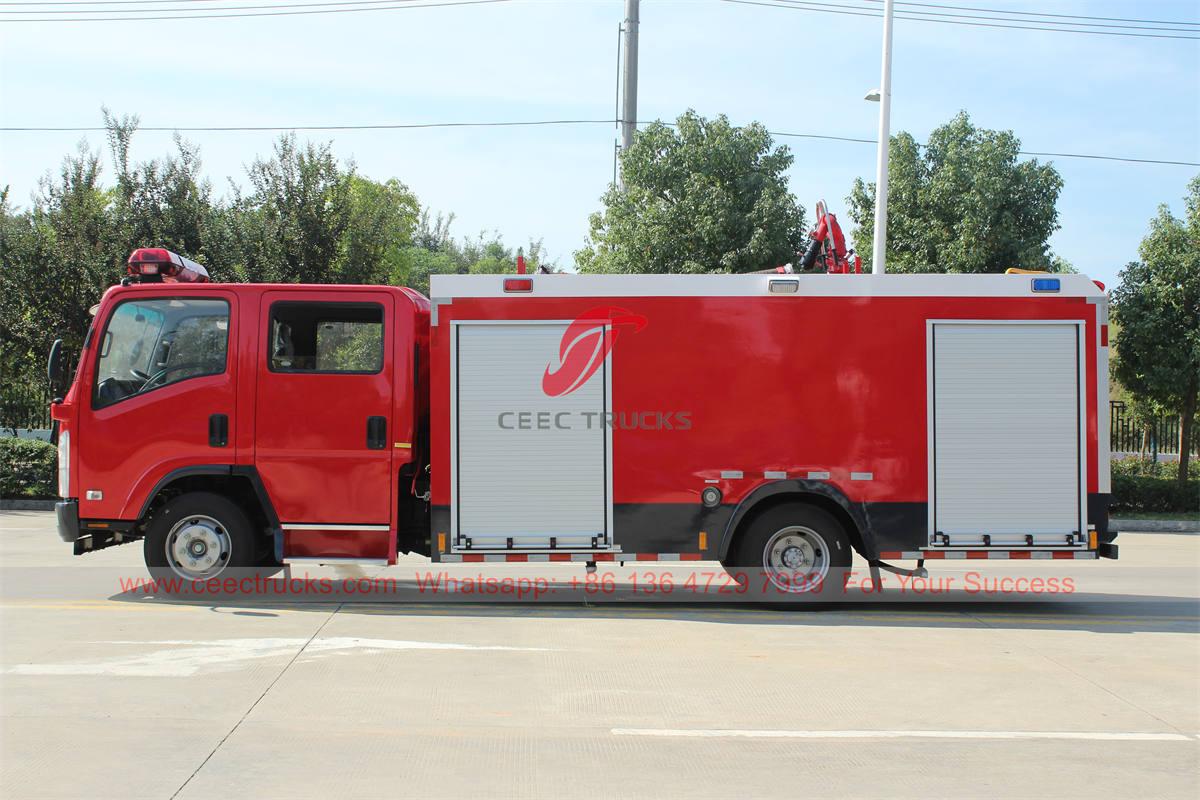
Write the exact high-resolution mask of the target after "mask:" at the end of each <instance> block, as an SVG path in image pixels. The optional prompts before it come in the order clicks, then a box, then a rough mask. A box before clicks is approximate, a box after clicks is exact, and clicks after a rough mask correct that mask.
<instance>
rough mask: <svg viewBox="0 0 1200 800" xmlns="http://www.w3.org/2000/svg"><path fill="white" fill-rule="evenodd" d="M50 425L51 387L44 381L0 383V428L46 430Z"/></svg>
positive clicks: (5, 429)
mask: <svg viewBox="0 0 1200 800" xmlns="http://www.w3.org/2000/svg"><path fill="white" fill-rule="evenodd" d="M49 427H50V387H49V386H46V385H45V384H44V383H16V382H13V383H4V384H0V428H3V429H4V432H5V433H12V432H13V429H15V428H29V429H33V430H45V429H46V428H49Z"/></svg>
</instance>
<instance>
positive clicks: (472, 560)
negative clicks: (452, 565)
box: [462, 553, 483, 564]
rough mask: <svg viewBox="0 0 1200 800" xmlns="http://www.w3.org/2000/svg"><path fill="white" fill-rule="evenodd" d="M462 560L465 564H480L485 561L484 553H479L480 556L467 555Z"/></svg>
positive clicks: (474, 554)
mask: <svg viewBox="0 0 1200 800" xmlns="http://www.w3.org/2000/svg"><path fill="white" fill-rule="evenodd" d="M462 560H463V562H464V563H472V564H478V563H481V562H482V561H483V554H482V553H478V554H476V553H468V554H467V555H464V556H463V557H462Z"/></svg>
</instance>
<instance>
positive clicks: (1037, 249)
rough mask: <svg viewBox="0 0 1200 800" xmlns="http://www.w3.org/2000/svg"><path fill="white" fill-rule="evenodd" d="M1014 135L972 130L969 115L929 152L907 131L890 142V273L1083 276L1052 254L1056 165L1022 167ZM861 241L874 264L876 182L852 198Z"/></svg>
mask: <svg viewBox="0 0 1200 800" xmlns="http://www.w3.org/2000/svg"><path fill="white" fill-rule="evenodd" d="M1020 149H1021V142H1020V140H1018V139H1017V138H1016V136H1014V135H1013V133H1012V131H992V130H986V129H984V128H977V127H975V126H974V125H972V124H971V119H970V117H969V116H968V115H967V113H966V112H965V111H964V112H960V113H959V114H958V115H957V116H956V117H954V119H952V120H950V122H948V123H946V124H945V125H942V126H941V127H939V128H937V129H936V130H934V132H933V133H932V134H931V135H930V137H929V143H928V145H926V146H925V147H924V148H922V147H921V146H920V145H918V144H917V142H916V140H915V139H913V137H912V136H911V135H910V134H908V133H899V134H897V135H896V136H893V137H892V138H891V142H890V143H889V145H888V163H889V172H888V236H887V268H888V271H889V272H1003V271H1004V270H1006V269H1008V268H1009V267H1018V268H1021V269H1042V270H1049V271H1057V272H1072V271H1074V270H1073V269H1072V268H1071V267H1070V265H1069V264H1068V263H1067V262H1065V261H1063V260H1062V259H1061V258H1058V257H1057V256H1055V255H1054V254H1052V253H1051V252H1050V247H1049V244H1048V241H1049V238H1050V234H1052V233H1053V232H1054V231H1055V230H1057V229H1058V209H1057V208H1056V206H1055V204H1056V203H1057V201H1058V195H1059V192H1060V191H1062V186H1063V181H1062V177H1061V176H1060V175H1059V174H1058V171H1057V170H1055V169H1054V167H1053V166H1051V165H1050V164H1040V163H1038V161H1037V160H1036V159H1032V160H1027V161H1021V160H1019V153H1018V151H1019V150H1020ZM847 202H848V204H849V207H850V217H851V219H853V220H854V222H855V223H856V224H857V228H856V230H855V231H854V244H855V247H856V249H857V250H858V252H859V253H861V254H862V256H863V259H864V261H865V262H869V261H870V256H871V252H872V241H873V238H874V236H873V234H874V226H875V184H874V183H869V184H868V183H864V182H863V180H862V179H861V178H859V179H857V180H855V181H854V188H853V189H852V190H851V193H850V196H849V197H848V198H847Z"/></svg>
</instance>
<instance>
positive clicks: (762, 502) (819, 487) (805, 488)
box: [718, 478, 877, 561]
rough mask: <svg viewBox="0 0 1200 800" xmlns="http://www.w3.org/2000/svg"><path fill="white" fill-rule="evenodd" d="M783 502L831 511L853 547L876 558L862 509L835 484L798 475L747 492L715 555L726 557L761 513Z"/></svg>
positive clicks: (730, 521)
mask: <svg viewBox="0 0 1200 800" xmlns="http://www.w3.org/2000/svg"><path fill="white" fill-rule="evenodd" d="M786 503H807V504H808V505H812V506H815V507H817V508H820V509H822V510H823V511H826V512H828V513H830V514H831V515H833V517H834V518H835V519H836V520H837V521H838V522H839V523H841V525H842V527H843V528H845V530H846V535H847V536H849V537H850V544H851V546H852V547H853V548H854V550H855V551H856V552H858V554H859V555H861V556H862V557H863V558H867V559H872V558H875V553H876V550H877V548H876V547H875V537H874V536H873V535H872V534H871V530H870V525H869V522H868V520H867V516H866V514H865V513H864V512H863V510H862V509H860V508H858V507H857V506H856V505H855V504H854V503H852V502H850V499H849V498H848V497H846V495H845V494H844V493H843V492H842V491H841V490H840V489H838V488H837V487H836V486H834V485H832V484H829V483H826V482H825V481H813V480H805V479H801V478H796V479H791V480H781V481H772V482H770V483H764V484H762V485H761V486H759V487H758V488H756V489H755V490H754V491H752V492H751V493H750V494H748V495H746V497H745V498H743V499H742V501H741V502H740V503H738V505H737V507H736V508H734V511H733V514H732V515H731V516H730V518H729V522H727V523H726V525H725V530H724V532H723V533H722V535H721V543H720V548H719V550H718V557H719V558H720V559H721V560H722V561H724V560H726V558H727V557H728V555H729V552H730V550H732V548H733V546H734V543H735V542H736V541H737V539H738V537H739V536H741V535H742V534H743V533H744V532H745V531H746V529H747V528H749V527H750V525H751V524H753V522H754V520H755V519H756V518H757V517H758V516H759V515H760V514H762V513H764V512H765V511H767V510H768V509H771V508H775V507H777V506H780V505H783V504H786Z"/></svg>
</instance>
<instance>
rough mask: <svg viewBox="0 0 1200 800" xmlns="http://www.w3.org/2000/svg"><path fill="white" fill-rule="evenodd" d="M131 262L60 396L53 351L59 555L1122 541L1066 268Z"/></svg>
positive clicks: (783, 556)
mask: <svg viewBox="0 0 1200 800" xmlns="http://www.w3.org/2000/svg"><path fill="white" fill-rule="evenodd" d="M139 254H140V255H139ZM173 270H174V271H173ZM197 270H199V272H198V271H197ZM130 272H131V275H132V280H131V279H127V280H126V281H125V282H124V283H123V285H120V286H115V287H113V288H111V289H110V290H109V291H108V292H107V293H106V294H105V296H104V298H103V300H102V302H101V303H100V304H99V307H98V309H97V311H96V314H95V320H94V322H93V325H92V328H91V330H90V331H89V333H88V336H87V339H86V341H85V343H84V345H83V350H82V353H81V355H80V358H79V360H78V368H77V371H76V373H75V376H74V379H73V381H71V382H70V385H69V388H67V386H66V384H67V381H66V380H65V375H62V374H59V373H61V371H62V368H61V366H59V365H60V363H61V362H62V360H63V359H62V357H61V353H59V350H60V348H57V347H56V348H55V351H54V354H53V355H52V358H51V365H50V366H51V370H50V371H51V375H52V383H56V384H57V385H58V386H59V387H60V390H59V391H60V393H61V398H60V399H56V400H55V403H54V406H53V417H54V419H55V421H56V425H57V441H58V448H59V491H60V494H61V495H62V497H63V500H62V502H60V503H59V504H58V526H59V532H60V535H61V536H62V538H63V539H64V540H66V541H68V542H71V543H73V544H74V548H75V552H76V553H77V554H80V553H88V552H91V551H94V550H99V549H101V548H105V547H108V546H110V545H115V544H121V543H125V542H130V541H134V540H139V539H140V540H144V547H145V558H146V563H147V565H148V566H149V567H150V569H151V571H152V572H156V573H162V574H171V573H175V574H177V575H179V576H183V577H185V578H207V577H210V576H214V575H218V574H220V573H221V572H222V571H223V570H225V569H228V568H238V567H252V568H267V569H270V568H272V567H274V566H277V565H279V564H281V563H289V562H300V561H305V560H308V561H314V562H321V563H336V562H339V561H355V562H374V563H381V564H382V563H387V564H390V563H394V562H395V560H396V558H397V556H398V554H401V553H419V554H423V555H427V556H428V557H429V558H430V559H431V560H432V561H434V562H494V561H502V562H514V561H515V562H583V563H585V564H588V565H589V566H594V564H595V562H603V561H615V562H625V561H689V560H713V561H720V562H722V563H723V564H725V565H726V566H727V567H732V566H738V567H754V568H759V567H761V568H762V569H764V570H765V571H766V572H767V573H768V574H769V575H771V576H774V577H772V581H773V582H774V583H775V584H776V585H777V586H779V587H781V588H784V589H786V590H789V591H790V590H794V589H795V588H796V587H804V586H808V585H811V584H810V579H812V578H814V577H815V578H818V579H819V578H820V577H821V576H824V575H826V574H828V572H829V570H830V569H837V568H844V567H846V566H847V565H849V563H850V559H851V554H852V552H857V553H859V554H860V555H861V556H862V557H863V558H865V559H867V560H868V561H869V562H871V563H872V564H874V565H879V564H881V563H885V562H891V561H896V560H901V559H916V560H917V561H918V564H920V563H922V562H923V560H926V559H955V558H1001V559H1003V558H1022V559H1036V558H1047V559H1092V558H1097V557H1109V558H1116V556H1117V547H1116V544H1115V543H1114V539H1115V537H1116V533H1115V531H1112V530H1110V529H1109V525H1108V513H1107V506H1108V500H1109V492H1110V488H1109V454H1108V448H1107V437H1106V436H1104V435H1103V433H1104V432H1105V431H1107V428H1108V423H1107V419H1106V412H1107V409H1108V398H1107V393H1108V389H1107V380H1106V377H1107V374H1108V349H1107V347H1108V342H1107V336H1108V329H1107V301H1106V298H1105V294H1104V292H1103V289H1102V287H1101V286H1099V285H1098V284H1097V283H1095V282H1093V281H1091V280H1090V279H1088V278H1087V277H1085V276H1082V275H1029V274H1013V275H844V274H774V273H772V274H745V275H557V274H555V275H543V274H539V275H515V276H502V275H471V276H459V275H452V276H435V277H434V278H433V280H432V290H431V293H430V294H431V296H432V299H426V298H425V297H424V296H422V295H421V294H419V293H418V292H415V291H413V290H411V289H405V288H395V287H390V286H306V285H263V284H223V283H213V282H207V276H206V275H201V274H200V272H202V268H201V267H199V265H195V264H193V263H192V262H188V261H187V260H186V259H180V258H179V257H178V256H174V254H170V253H167V252H166V251H158V250H149V251H146V250H143V251H138V252H137V253H135V254H134V257H133V258H132V259H131V263H130ZM797 577H801V578H803V580H797Z"/></svg>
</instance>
